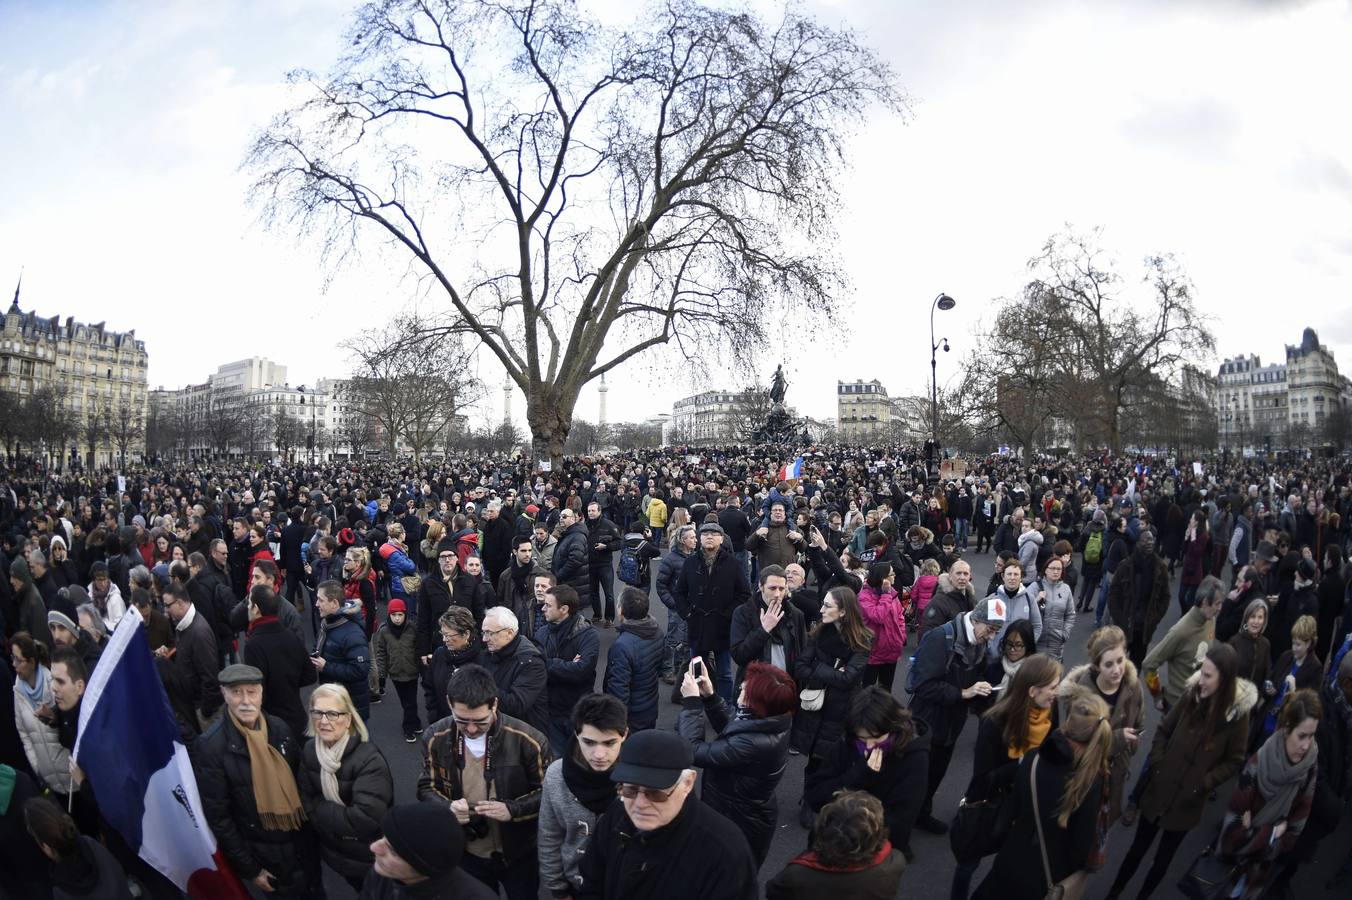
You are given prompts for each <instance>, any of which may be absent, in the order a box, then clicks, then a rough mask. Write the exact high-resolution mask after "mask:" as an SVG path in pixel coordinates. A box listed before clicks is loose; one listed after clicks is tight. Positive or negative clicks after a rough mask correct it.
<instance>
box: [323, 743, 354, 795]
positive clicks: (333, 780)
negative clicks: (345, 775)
mask: <svg viewBox="0 0 1352 900" xmlns="http://www.w3.org/2000/svg"><path fill="white" fill-rule="evenodd" d="M351 737H352V732H351V731H350V730H349V731H347V732H346V733H344V734H343V737H342V739H341V740H338V741H335V742H334V744H333V746H332V747H330V746H328V745H327V744H325V743H324V739H323V738H320V737H317V738H315V758H316V759H318V760H319V786H320V788H322V789H323V791H324V799H325V800H328V801H329V802H330V803H342V802H343V800H342V798H341V797H340V796H339V795H338V767H339V766H341V765H342V764H343V753H345V752H346V751H347V742H348V739H350V738H351Z"/></svg>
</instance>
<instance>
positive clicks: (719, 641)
mask: <svg viewBox="0 0 1352 900" xmlns="http://www.w3.org/2000/svg"><path fill="white" fill-rule="evenodd" d="M671 596H672V599H673V600H675V601H676V612H677V613H679V614H680V616H681V618H683V619H685V621H686V623H687V625H688V627H689V641H690V656H691V658H692V659H694V658H695V657H700V658H702V659H706V660H707V659H709V658H711V657H712V658H714V659H715V660H716V664H717V666H718V669H717V672H718V678H717V679H716V680H715V682H714V684H715V686H716V687H717V688H718V693H719V694H721V695H722V697H723V699H724V700H726V701H728V702H729V703H731V702H732V700H733V697H732V653H731V651H730V649H729V648H730V646H731V641H730V637H731V632H732V614H733V611H734V610H736V609H737V607H738V606H741V605H742V604H743V603H746V602H747V601H748V600H750V599H751V585H750V584H748V583H747V580H746V574H745V573H744V572H743V571H742V567H741V566H740V565H738V563H737V557H735V556H733V554H732V549H731V548H730V547H729V546H728V541H727V536H726V535H725V534H724V532H723V528H722V526H720V525H719V524H718V523H717V522H705V523H704V524H703V525H701V526H700V527H699V548H698V550H697V551H696V552H694V553H692V554H690V556H689V557H687V558H686V560H685V564H684V565H683V566H682V567H681V573H680V575H678V576H677V577H676V584H675V585H674V586H673V588H672V591H671ZM706 665H707V662H706Z"/></svg>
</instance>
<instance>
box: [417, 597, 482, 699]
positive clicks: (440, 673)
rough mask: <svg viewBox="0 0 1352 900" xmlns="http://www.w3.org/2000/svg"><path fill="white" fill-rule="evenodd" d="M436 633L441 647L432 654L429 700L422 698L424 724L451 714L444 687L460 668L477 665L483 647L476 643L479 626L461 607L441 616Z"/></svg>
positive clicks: (471, 615) (450, 609) (456, 607)
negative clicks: (438, 634) (424, 705)
mask: <svg viewBox="0 0 1352 900" xmlns="http://www.w3.org/2000/svg"><path fill="white" fill-rule="evenodd" d="M437 627H438V628H439V629H440V637H441V645H440V646H439V647H437V649H436V650H434V651H433V652H432V662H431V672H430V676H429V678H430V681H431V683H430V685H429V686H428V688H427V690H428V691H429V692H430V695H429V696H426V697H424V703H425V704H426V706H427V709H428V714H427V721H428V722H435V721H437V720H438V719H444V718H446V717H447V716H449V715H450V714H451V704H450V701H448V700H447V699H446V686H447V685H448V684H450V683H451V676H452V675H454V674H455V673H456V670H458V669H459V668H460V667H461V666H464V665H468V664H469V663H472V662H478V661H479V655H480V654H481V653H483V649H484V648H483V644H482V643H480V641H479V626H478V625H476V624H475V622H474V614H473V613H472V612H470V611H469V610H468V609H466V608H465V607H463V606H451V607H448V608H447V610H446V611H445V612H444V613H442V614H441V618H440V619H439V620H438V621H437Z"/></svg>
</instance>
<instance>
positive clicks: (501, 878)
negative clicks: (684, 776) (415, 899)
mask: <svg viewBox="0 0 1352 900" xmlns="http://www.w3.org/2000/svg"><path fill="white" fill-rule="evenodd" d="M491 621H492V612H491V611H490V616H489V618H486V619H485V621H484V634H485V640H490V638H488V631H489V629H490V628H492V627H496V626H494V625H490V624H489V623H490V622H491ZM526 643H529V642H526ZM446 699H447V700H448V701H449V702H450V705H451V715H450V716H449V717H447V718H445V719H441V720H440V721H438V722H434V723H433V724H432V725H431V726H429V727H428V729H427V732H426V734H427V735H428V736H427V737H426V738H425V739H424V740H425V744H424V747H423V769H422V775H421V776H420V777H419V778H418V799H419V800H423V801H430V802H442V803H447V804H449V806H450V809H451V812H453V813H454V814H455V818H456V821H458V822H459V823H460V825H461V827H462V828H463V829H464V832H465V855H464V857H463V859H462V860H461V863H460V865H461V867H462V868H463V869H464V870H465V871H466V872H469V873H470V874H471V875H473V876H474V877H475V878H477V879H479V880H480V881H482V882H483V883H484V884H486V885H488V887H490V888H492V889H493V890H495V891H496V890H498V889H499V887H501V888H502V890H503V891H504V892H505V893H506V895H507V898H508V900H535V898H537V897H538V896H539V890H540V885H539V881H540V874H539V868H538V866H537V860H536V823H537V820H538V818H539V814H540V793H541V789H542V788H543V785H544V778H545V770H546V769H547V768H548V767H549V764H550V763H551V762H552V761H553V757H552V756H551V755H550V752H549V744H548V741H547V740H546V738H545V736H544V735H543V734H541V733H540V732H539V731H537V730H536V729H534V728H532V727H531V726H530V725H527V724H526V723H525V722H523V721H521V720H520V719H518V718H516V717H514V716H511V715H508V714H506V713H504V712H502V711H500V710H499V708H498V685H497V683H496V682H495V681H494V679H493V676H492V674H490V673H489V672H488V670H487V669H485V668H484V667H483V666H479V665H474V664H470V665H467V666H464V667H462V668H461V669H459V670H457V671H456V673H455V674H454V675H452V676H451V681H450V684H449V685H448V686H447V689H446ZM687 755H688V753H687ZM743 844H745V841H743ZM748 852H749V851H748ZM753 883H754V873H753Z"/></svg>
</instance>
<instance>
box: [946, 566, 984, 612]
mask: <svg viewBox="0 0 1352 900" xmlns="http://www.w3.org/2000/svg"><path fill="white" fill-rule="evenodd" d="M956 590H957V588H956V587H955V586H954V585H953V579H952V578H950V577H949V575H948V573H947V572H944V573H942V574H940V576H939V593H941V594H951V593H952V592H953V591H956ZM965 593H966V594H967V599H968V600H970V601H971V605H972V606H976V601H977V596H976V586H975V585H973V584H972V582H970V581H969V582H967V590H966V592H965Z"/></svg>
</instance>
